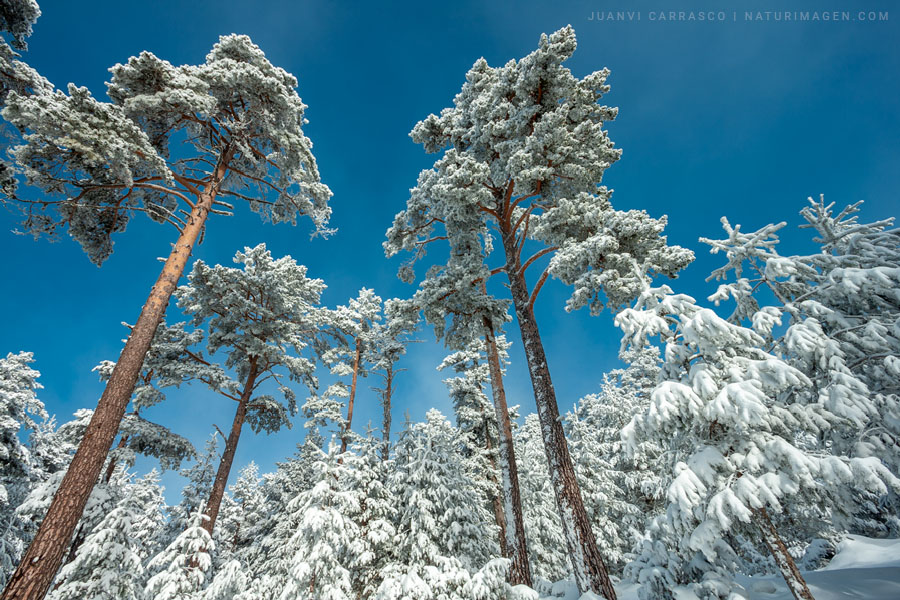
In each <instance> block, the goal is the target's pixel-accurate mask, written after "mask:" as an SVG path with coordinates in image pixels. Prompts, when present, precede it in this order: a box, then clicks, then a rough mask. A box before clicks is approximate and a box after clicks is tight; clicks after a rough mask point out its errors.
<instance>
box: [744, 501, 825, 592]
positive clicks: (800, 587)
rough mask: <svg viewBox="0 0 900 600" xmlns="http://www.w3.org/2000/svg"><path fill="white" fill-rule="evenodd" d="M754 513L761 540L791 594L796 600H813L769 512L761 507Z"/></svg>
mask: <svg viewBox="0 0 900 600" xmlns="http://www.w3.org/2000/svg"><path fill="white" fill-rule="evenodd" d="M755 514H756V524H757V525H758V526H759V529H760V531H762V536H763V541H765V542H766V546H767V547H768V548H769V552H771V553H772V557H773V558H774V559H775V564H776V565H778V570H779V571H781V576H782V577H784V581H785V583H787V586H788V589H789V590H790V591H791V594H793V596H794V598H796V600H815V598H813V595H812V593H811V592H810V591H809V586H807V585H806V580H805V579H803V575H802V574H801V573H800V569H798V568H797V563H795V562H794V557H792V556H791V555H790V553H789V552H788V549H787V546H785V545H784V541H782V539H781V536H779V535H778V530H777V529H775V525H774V524H773V523H772V519H770V518H769V513H768V512H766V509H764V508H761V509H759V510H757V511H755Z"/></svg>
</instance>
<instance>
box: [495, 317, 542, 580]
mask: <svg viewBox="0 0 900 600" xmlns="http://www.w3.org/2000/svg"><path fill="white" fill-rule="evenodd" d="M484 331H485V335H484V339H485V342H487V356H488V366H489V367H490V371H489V372H490V374H491V391H492V393H493V394H492V395H493V397H494V412H495V414H496V417H497V431H498V432H499V438H500V448H499V454H500V474H501V477H502V481H501V485H500V491H501V498H502V501H503V516H504V523H505V527H504V528H503V534H504V535H505V537H506V540H505V551H504V556H506V557H507V558H509V559H510V560H511V561H512V565H511V567H510V572H509V581H510V583H511V584H512V585H518V584H520V583H521V584H524V585H527V586H529V587H531V585H532V581H531V566H530V565H529V563H528V546H527V544H526V542H525V524H524V520H523V518H522V500H521V496H520V495H519V469H518V466H517V465H516V451H515V448H514V447H513V437H512V424H511V423H510V421H509V409H508V408H507V406H506V390H505V388H504V387H503V370H502V368H501V367H500V353H499V352H498V351H497V340H496V338H495V336H494V326H493V325H492V324H491V321H490V319H488V318H487V317H485V318H484Z"/></svg>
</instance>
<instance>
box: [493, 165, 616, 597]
mask: <svg viewBox="0 0 900 600" xmlns="http://www.w3.org/2000/svg"><path fill="white" fill-rule="evenodd" d="M511 190H512V183H510V192H511ZM499 224H500V233H501V236H500V237H501V240H502V242H503V249H504V252H505V255H506V267H505V270H506V273H507V276H508V279H509V286H510V291H511V293H512V299H513V305H514V307H515V310H516V317H517V318H518V321H519V331H520V333H521V335H522V345H523V348H524V350H525V357H526V359H527V362H528V372H529V374H530V376H531V385H532V387H533V389H534V401H535V404H536V406H537V413H538V420H539V421H540V424H541V434H542V437H543V439H544V452H545V454H546V456H547V463H548V465H549V469H550V478H551V481H552V483H553V490H554V492H555V496H556V506H557V509H558V510H559V514H560V520H561V522H562V528H563V533H564V535H565V538H566V545H567V546H568V551H569V558H570V560H571V562H572V567H573V570H574V571H575V583H576V584H577V586H578V590H579V591H580V592H581V593H585V592H589V591H591V592H594V593H596V594H601V595H602V596H603V597H604V598H606V599H607V600H616V592H615V590H614V589H613V585H612V582H611V581H610V579H609V573H608V572H607V569H606V565H605V563H604V561H603V557H602V556H601V555H600V551H599V550H598V548H597V542H596V538H595V537H594V532H593V530H592V529H591V523H590V521H589V520H588V516H587V512H586V511H585V509H584V502H583V501H582V498H581V490H580V488H579V486H578V481H577V479H576V478H575V468H574V466H573V465H572V458H571V456H570V455H569V446H568V443H567V442H566V436H565V433H564V432H563V427H562V423H561V422H560V418H559V406H558V405H557V402H556V390H555V389H554V388H553V382H552V380H551V379H550V369H549V367H548V366H547V357H546V355H545V353H544V345H543V343H542V342H541V336H540V333H539V331H538V325H537V321H536V319H535V318H534V312H533V310H532V302H531V298H530V295H529V292H528V286H527V285H526V283H525V275H524V273H523V271H522V269H521V261H520V257H519V250H520V249H519V248H518V247H517V244H516V232H515V230H513V228H512V227H511V226H510V224H509V221H508V220H504V219H501V220H500V223H499Z"/></svg>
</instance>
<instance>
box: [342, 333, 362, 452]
mask: <svg viewBox="0 0 900 600" xmlns="http://www.w3.org/2000/svg"><path fill="white" fill-rule="evenodd" d="M361 360H362V340H361V339H360V338H359V336H357V337H356V356H354V357H353V380H352V381H351V382H350V397H349V398H348V399H347V423H346V424H345V425H344V434H343V435H342V436H341V454H343V453H344V452H346V451H347V438H348V437H349V436H348V433H349V432H350V425H351V424H352V423H353V402H354V401H355V400H356V381H357V379H358V378H359V363H360V361H361Z"/></svg>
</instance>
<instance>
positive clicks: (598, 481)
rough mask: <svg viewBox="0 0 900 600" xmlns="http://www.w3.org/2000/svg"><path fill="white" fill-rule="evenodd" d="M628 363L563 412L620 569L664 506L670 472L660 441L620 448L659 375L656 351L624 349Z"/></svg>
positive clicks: (607, 554) (584, 488)
mask: <svg viewBox="0 0 900 600" xmlns="http://www.w3.org/2000/svg"><path fill="white" fill-rule="evenodd" d="M622 359H623V360H624V361H625V362H627V363H629V366H628V368H626V369H616V370H614V371H612V372H610V373H607V374H605V375H604V378H603V384H602V387H601V391H600V392H599V393H597V394H590V395H588V396H585V397H584V398H582V399H581V400H580V401H579V403H578V405H577V406H576V407H575V410H574V411H573V412H571V413H569V414H568V415H567V416H566V427H567V433H568V436H569V441H570V444H571V445H570V448H571V451H572V456H573V460H574V462H575V472H576V474H577V475H578V481H579V485H580V486H581V493H582V495H583V497H584V503H585V508H586V509H587V511H588V515H589V516H590V519H591V523H592V524H593V525H594V527H595V528H596V530H597V532H598V536H597V544H598V547H599V548H600V552H601V553H602V554H603V557H604V558H605V559H606V561H607V565H609V567H610V570H611V571H612V572H614V573H616V574H621V572H622V568H623V566H624V565H625V563H626V562H627V558H628V555H629V553H630V552H631V550H632V549H633V547H634V545H635V544H636V543H637V541H638V540H639V539H640V538H641V537H642V535H643V532H644V524H645V521H646V519H647V518H648V517H650V516H653V515H656V514H659V513H661V512H662V510H663V508H664V502H663V501H664V497H665V488H666V487H667V485H668V478H667V477H666V476H665V474H664V473H665V471H666V466H669V465H666V464H664V463H663V462H662V461H661V460H660V457H661V455H662V454H663V447H662V446H660V445H659V443H658V442H657V441H655V440H653V441H651V440H641V441H640V442H639V443H638V444H637V445H636V447H635V448H634V449H633V450H632V452H630V453H626V452H624V449H623V442H622V440H621V436H620V432H621V430H622V429H623V428H624V427H625V426H626V425H627V424H628V423H629V422H630V421H631V419H632V417H633V416H634V415H636V414H640V413H643V412H644V411H645V410H646V408H647V407H648V406H649V404H650V392H651V391H652V389H653V388H654V387H655V385H656V382H657V378H658V376H659V370H660V369H659V366H658V362H659V351H658V350H657V349H656V348H655V347H647V348H643V349H641V350H638V351H626V352H624V353H623V355H622Z"/></svg>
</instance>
